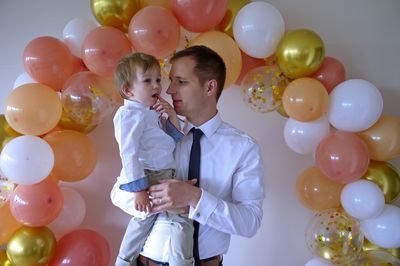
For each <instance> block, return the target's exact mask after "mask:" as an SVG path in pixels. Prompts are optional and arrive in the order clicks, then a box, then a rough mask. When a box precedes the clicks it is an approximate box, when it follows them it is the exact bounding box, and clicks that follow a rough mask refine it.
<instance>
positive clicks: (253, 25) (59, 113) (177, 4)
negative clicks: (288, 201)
mask: <svg viewBox="0 0 400 266" xmlns="http://www.w3.org/2000/svg"><path fill="white" fill-rule="evenodd" d="M90 5H91V10H92V12H93V15H94V17H95V18H96V19H97V21H98V22H99V23H100V25H101V26H98V25H96V24H95V23H93V22H91V21H88V20H84V19H79V18H76V19H73V20H71V21H70V22H68V23H67V24H66V26H65V28H64V30H63V38H62V40H59V39H57V38H54V37H48V36H42V37H38V38H36V39H34V40H32V41H31V42H29V43H28V44H27V45H26V47H25V49H24V51H23V60H24V67H25V70H26V72H25V73H23V74H21V75H20V76H19V77H18V78H17V79H16V81H15V84H14V88H15V89H14V90H13V91H12V92H11V94H10V95H9V97H8V98H7V100H6V111H5V114H4V115H1V116H0V123H1V128H0V130H1V131H2V132H1V133H2V134H1V141H2V143H1V149H2V152H1V156H0V166H1V171H2V172H1V179H0V216H1V217H2V222H1V224H0V245H3V247H6V250H5V251H4V250H3V251H1V250H0V261H1V262H2V263H6V262H8V263H12V265H16V266H18V265H26V263H31V264H35V265H47V264H48V265H64V264H63V260H65V259H69V260H70V261H74V260H78V261H80V263H81V264H82V261H84V263H83V264H84V265H92V260H93V259H95V260H96V261H97V262H98V263H99V264H98V265H108V263H109V261H110V248H109V246H108V243H107V241H106V240H105V239H104V237H103V236H101V234H99V233H97V232H95V231H93V230H78V229H77V228H78V226H79V225H80V223H81V222H82V221H83V218H84V217H85V213H86V209H85V208H86V207H85V202H84V200H83V198H82V196H81V195H80V194H79V193H78V192H77V191H75V190H74V189H72V188H64V187H62V186H59V184H58V181H64V182H75V181H79V180H82V179H84V178H86V177H87V176H89V175H90V173H91V172H92V171H93V169H94V167H95V165H96V162H97V153H96V147H95V145H94V144H93V143H92V142H91V140H90V139H89V138H88V137H87V136H86V134H87V133H89V132H90V131H92V130H94V129H95V128H96V126H97V125H98V124H100V123H101V122H102V121H103V120H104V119H105V118H107V117H109V116H110V114H111V113H112V112H113V111H114V110H115V108H116V107H117V106H118V105H120V104H121V99H120V97H119V95H118V93H117V90H116V88H115V85H114V82H113V78H112V74H113V72H114V69H115V66H116V64H117V62H118V60H119V59H120V58H121V57H122V56H123V55H125V54H127V53H130V52H132V51H141V52H144V53H148V54H152V55H154V56H156V57H157V58H159V59H160V64H161V66H162V72H163V75H164V78H165V79H167V76H168V71H169V68H168V67H169V63H168V58H169V57H170V56H171V55H172V54H173V53H174V52H175V51H177V50H181V49H183V48H184V47H187V46H192V45H205V46H208V47H210V48H212V49H214V50H215V51H216V52H217V53H219V54H220V55H221V57H222V58H223V59H224V61H225V63H226V67H227V77H226V89H228V88H229V86H230V85H232V84H237V85H240V87H241V89H242V93H243V99H244V102H245V103H246V104H247V105H248V106H249V108H251V109H252V110H253V111H255V112H261V113H268V112H272V111H277V112H279V114H281V115H282V116H283V117H285V119H286V118H287V120H286V124H285V127H284V132H283V133H284V139H285V141H286V143H287V145H288V146H289V147H290V148H291V149H292V150H293V151H294V152H296V153H300V154H304V155H310V154H314V158H315V166H312V167H310V168H308V169H305V170H304V171H303V172H302V173H300V174H299V176H298V178H297V181H296V193H297V196H298V199H299V201H300V202H301V203H302V204H303V205H304V206H305V207H307V208H309V209H311V210H313V211H315V212H316V214H315V216H314V217H313V218H312V219H311V220H310V222H309V226H308V227H307V229H306V245H307V246H308V248H309V250H310V251H311V253H312V254H313V256H314V257H315V258H313V259H311V260H310V261H309V262H307V264H306V265H308V266H312V265H314V266H315V265H330V264H345V263H355V262H359V263H374V262H387V263H389V262H396V261H397V262H398V259H399V254H400V252H399V248H400V233H399V228H400V208H398V207H396V206H394V205H393V204H392V203H393V202H394V201H395V199H396V198H397V197H398V195H399V194H400V176H399V172H398V171H397V169H396V168H395V167H394V166H393V165H391V164H390V163H389V162H388V161H389V160H391V159H393V158H396V157H398V156H399V155H400V119H399V118H398V117H393V116H390V115H384V114H382V109H383V101H382V96H381V94H380V92H379V90H378V89H377V88H376V87H375V86H374V85H373V84H372V83H370V82H368V81H366V80H362V79H351V80H346V77H345V76H346V75H345V68H344V66H343V64H342V63H341V62H340V61H339V60H338V59H336V58H333V57H328V56H325V47H324V42H323V40H322V39H321V38H320V37H319V36H318V34H317V33H315V32H313V31H312V30H310V29H295V30H291V31H287V32H285V23H284V20H283V18H282V16H281V14H280V12H279V11H278V10H277V9H276V8H275V7H274V6H272V5H271V4H269V3H267V2H250V1H248V0H203V1H201V2H200V1H184V2H183V1H177V0H171V1H168V0H137V1H128V0H125V1H111V0H91V1H90ZM81 158H85V161H84V162H82V159H81ZM71 212H73V213H74V215H71ZM55 236H59V237H61V238H60V239H59V240H58V241H57V240H56V238H55ZM79 246H81V247H87V248H88V250H90V252H89V253H86V254H84V252H83V251H82V249H79V248H77V247H79ZM32 250H35V252H34V254H32V253H29V252H30V251H32ZM374 252H375V253H374ZM376 252H381V254H384V256H382V255H380V256H378V255H376ZM5 253H6V255H5ZM28 253H29V254H28ZM83 264H82V265H83ZM366 265H367V264H366Z"/></svg>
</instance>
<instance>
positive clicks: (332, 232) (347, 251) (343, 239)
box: [306, 209, 364, 264]
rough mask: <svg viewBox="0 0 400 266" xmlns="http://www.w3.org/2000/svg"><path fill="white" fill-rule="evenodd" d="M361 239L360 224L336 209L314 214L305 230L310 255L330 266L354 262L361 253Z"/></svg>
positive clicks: (362, 237)
mask: <svg viewBox="0 0 400 266" xmlns="http://www.w3.org/2000/svg"><path fill="white" fill-rule="evenodd" d="M363 239H364V234H363V232H362V230H361V225H360V222H359V221H358V220H356V219H354V218H352V217H350V216H348V215H347V214H346V213H344V212H342V211H339V210H338V209H329V210H325V211H322V212H319V213H317V214H315V216H314V217H313V218H311V220H310V222H309V224H308V226H307V230H306V243H307V247H308V248H309V250H310V251H311V253H312V254H313V255H314V256H316V257H319V258H322V259H326V260H328V261H329V262H331V263H332V264H344V263H350V262H352V261H354V260H356V259H357V258H358V257H359V255H360V253H361V251H362V244H363Z"/></svg>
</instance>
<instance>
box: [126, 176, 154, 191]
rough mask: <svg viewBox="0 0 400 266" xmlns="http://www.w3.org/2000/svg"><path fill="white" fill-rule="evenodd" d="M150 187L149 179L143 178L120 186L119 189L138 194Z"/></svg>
mask: <svg viewBox="0 0 400 266" xmlns="http://www.w3.org/2000/svg"><path fill="white" fill-rule="evenodd" d="M149 186H150V183H149V178H148V177H147V176H144V177H142V178H139V179H137V180H134V181H132V182H129V183H126V184H121V185H119V188H120V189H122V190H125V191H128V192H139V191H142V190H146V189H148V188H149Z"/></svg>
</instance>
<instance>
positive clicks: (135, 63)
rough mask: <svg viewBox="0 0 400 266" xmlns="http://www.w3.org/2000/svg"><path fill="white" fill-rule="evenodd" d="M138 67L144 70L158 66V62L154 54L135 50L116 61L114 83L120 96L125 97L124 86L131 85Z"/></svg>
mask: <svg viewBox="0 0 400 266" xmlns="http://www.w3.org/2000/svg"><path fill="white" fill-rule="evenodd" d="M138 68H139V69H141V70H142V71H143V72H146V71H147V70H149V69H153V68H160V63H159V62H158V60H157V58H155V57H154V56H152V55H148V54H144V53H138V52H135V53H131V54H128V55H126V56H124V57H123V58H122V59H121V60H120V61H119V62H118V65H117V67H116V69H115V73H114V79H115V84H116V85H117V88H118V91H119V94H120V95H121V97H122V98H125V99H126V95H125V92H124V88H126V87H128V88H129V87H131V86H132V82H133V81H135V80H136V71H137V69H138Z"/></svg>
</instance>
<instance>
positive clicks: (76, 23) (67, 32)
mask: <svg viewBox="0 0 400 266" xmlns="http://www.w3.org/2000/svg"><path fill="white" fill-rule="evenodd" d="M96 27H97V26H96V24H95V23H94V22H92V21H90V20H86V19H81V18H74V19H72V20H71V21H70V22H68V23H67V25H65V27H64V30H63V40H64V42H65V44H66V45H67V46H68V48H69V49H70V50H71V53H72V54H73V55H75V56H76V57H79V58H81V46H82V43H83V41H84V40H85V37H86V35H87V34H88V33H89V32H90V31H91V30H93V29H94V28H96Z"/></svg>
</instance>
